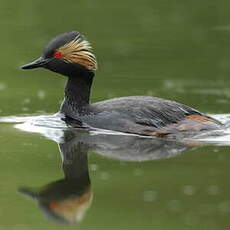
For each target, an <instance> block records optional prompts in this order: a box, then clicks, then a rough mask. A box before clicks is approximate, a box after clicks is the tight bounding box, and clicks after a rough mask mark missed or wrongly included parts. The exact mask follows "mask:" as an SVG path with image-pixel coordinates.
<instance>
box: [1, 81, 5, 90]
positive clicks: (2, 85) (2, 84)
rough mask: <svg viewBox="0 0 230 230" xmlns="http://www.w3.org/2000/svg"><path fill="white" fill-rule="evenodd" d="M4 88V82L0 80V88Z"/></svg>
mask: <svg viewBox="0 0 230 230" xmlns="http://www.w3.org/2000/svg"><path fill="white" fill-rule="evenodd" d="M5 88H6V84H5V83H3V82H0V90H4V89H5Z"/></svg>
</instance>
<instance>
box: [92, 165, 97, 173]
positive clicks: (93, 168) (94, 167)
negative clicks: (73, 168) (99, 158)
mask: <svg viewBox="0 0 230 230" xmlns="http://www.w3.org/2000/svg"><path fill="white" fill-rule="evenodd" d="M90 169H91V171H94V172H95V171H97V170H98V165H97V164H90Z"/></svg>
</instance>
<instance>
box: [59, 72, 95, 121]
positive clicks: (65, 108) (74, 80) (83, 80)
mask: <svg viewBox="0 0 230 230" xmlns="http://www.w3.org/2000/svg"><path fill="white" fill-rule="evenodd" d="M93 77H94V73H93V72H86V73H85V74H84V75H83V74H82V75H81V76H70V77H68V81H67V84H66V87H65V99H64V102H63V104H62V107H61V111H62V112H64V113H65V114H66V115H69V116H70V117H72V116H71V113H79V114H80V113H84V111H85V108H86V107H87V105H89V101H90V89H91V85H92V81H93Z"/></svg>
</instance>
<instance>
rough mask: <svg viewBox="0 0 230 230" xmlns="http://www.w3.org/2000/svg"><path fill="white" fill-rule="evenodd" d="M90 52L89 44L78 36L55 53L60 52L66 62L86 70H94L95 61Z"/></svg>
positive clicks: (95, 67)
mask: <svg viewBox="0 0 230 230" xmlns="http://www.w3.org/2000/svg"><path fill="white" fill-rule="evenodd" d="M91 50H92V48H91V45H90V43H89V42H88V41H87V40H84V39H82V37H80V36H78V37H76V38H75V39H74V40H72V41H70V42H69V43H67V44H65V45H63V46H61V47H60V48H58V50H57V51H59V52H61V54H62V58H63V60H64V61H66V62H70V63H78V64H80V65H82V66H84V67H86V68H87V69H90V70H96V69H97V61H96V57H95V56H94V54H93V53H92V52H91Z"/></svg>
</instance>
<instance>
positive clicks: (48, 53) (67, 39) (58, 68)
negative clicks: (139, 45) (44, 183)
mask: <svg viewBox="0 0 230 230" xmlns="http://www.w3.org/2000/svg"><path fill="white" fill-rule="evenodd" d="M38 67H43V68H46V69H49V70H52V71H54V72H57V73H60V74H63V75H66V76H71V75H76V74H77V73H80V72H85V71H90V72H92V71H94V70H96V68H97V62H96V58H95V56H94V54H93V53H91V46H90V44H89V42H88V41H87V40H86V39H85V38H84V37H83V36H82V35H81V34H80V33H79V32H77V31H71V32H68V33H64V34H60V35H58V36H56V37H55V38H54V39H53V40H51V41H50V42H49V44H48V45H47V46H46V48H45V49H44V51H43V54H42V56H41V57H40V58H38V59H37V60H35V61H34V62H31V63H29V64H27V65H24V66H22V67H21V68H22V69H34V68H38Z"/></svg>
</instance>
